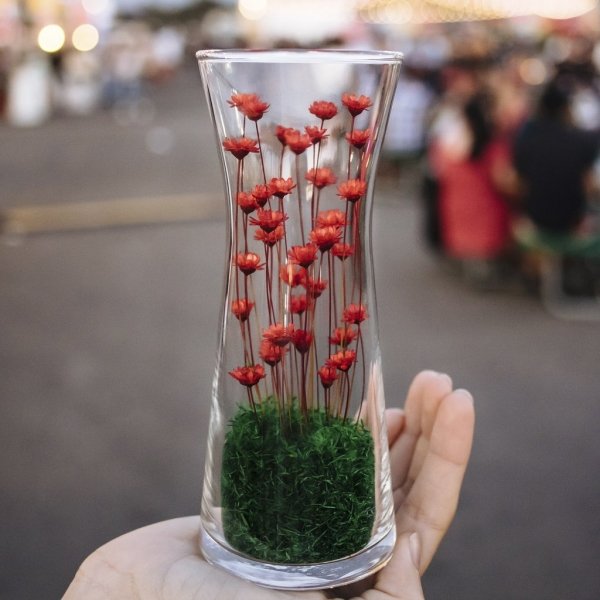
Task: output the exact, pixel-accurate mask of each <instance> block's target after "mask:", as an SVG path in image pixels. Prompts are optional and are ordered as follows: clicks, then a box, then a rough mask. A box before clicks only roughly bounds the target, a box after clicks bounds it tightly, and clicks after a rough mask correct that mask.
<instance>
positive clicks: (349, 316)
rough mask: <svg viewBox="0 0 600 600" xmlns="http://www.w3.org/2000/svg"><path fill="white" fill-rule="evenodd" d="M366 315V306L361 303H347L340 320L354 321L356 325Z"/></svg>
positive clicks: (345, 321)
mask: <svg viewBox="0 0 600 600" xmlns="http://www.w3.org/2000/svg"><path fill="white" fill-rule="evenodd" d="M368 316H369V315H368V314H367V308H366V306H364V305H363V304H349V305H348V306H347V307H346V308H345V309H344V313H343V316H342V321H344V323H354V324H355V325H358V324H359V323H362V322H363V321H364V320H365V319H366V318H367V317H368Z"/></svg>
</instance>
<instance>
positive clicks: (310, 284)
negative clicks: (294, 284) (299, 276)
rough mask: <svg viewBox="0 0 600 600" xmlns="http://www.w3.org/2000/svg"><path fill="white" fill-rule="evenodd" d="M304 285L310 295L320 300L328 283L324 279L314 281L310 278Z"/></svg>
mask: <svg viewBox="0 0 600 600" xmlns="http://www.w3.org/2000/svg"><path fill="white" fill-rule="evenodd" d="M302 285H303V286H304V287H305V288H306V291H307V292H308V294H309V295H310V296H311V297H313V298H318V297H319V296H320V295H321V294H322V293H323V292H324V291H325V288H326V287H327V281H325V280H324V279H313V278H312V277H308V278H307V279H306V280H305V281H304V282H303V283H302Z"/></svg>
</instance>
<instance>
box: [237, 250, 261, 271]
mask: <svg viewBox="0 0 600 600" xmlns="http://www.w3.org/2000/svg"><path fill="white" fill-rule="evenodd" d="M235 264H236V265H237V266H238V268H239V270H240V271H241V272H242V273H243V274H244V275H252V273H254V271H259V270H260V269H262V268H263V266H264V265H261V264H260V256H258V254H255V253H254V252H246V254H244V253H243V252H240V253H239V254H238V255H237V257H236V259H235Z"/></svg>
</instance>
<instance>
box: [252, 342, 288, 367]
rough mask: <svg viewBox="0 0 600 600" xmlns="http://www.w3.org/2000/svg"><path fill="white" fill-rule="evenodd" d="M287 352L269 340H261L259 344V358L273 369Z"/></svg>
mask: <svg viewBox="0 0 600 600" xmlns="http://www.w3.org/2000/svg"><path fill="white" fill-rule="evenodd" d="M286 352H287V348H284V347H283V346H278V345H277V344H274V343H273V342H270V341H269V340H263V341H262V342H261V343H260V349H259V351H258V354H259V356H260V357H261V358H262V359H263V360H264V361H265V362H266V363H267V364H268V365H271V366H272V367H274V366H275V365H276V364H277V363H278V362H279V361H280V360H281V359H282V358H283V356H284V354H285V353H286Z"/></svg>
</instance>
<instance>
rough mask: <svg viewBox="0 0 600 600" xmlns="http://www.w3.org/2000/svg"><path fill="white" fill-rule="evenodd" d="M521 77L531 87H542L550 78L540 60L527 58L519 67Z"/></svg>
mask: <svg viewBox="0 0 600 600" xmlns="http://www.w3.org/2000/svg"><path fill="white" fill-rule="evenodd" d="M519 75H520V76H521V79H522V80H523V81H524V82H525V83H527V84H529V85H541V84H542V83H545V81H546V79H547V78H548V69H547V68H546V65H545V64H544V63H543V62H542V61H541V60H540V59H539V58H526V59H525V60H523V61H522V62H521V64H520V65H519Z"/></svg>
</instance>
